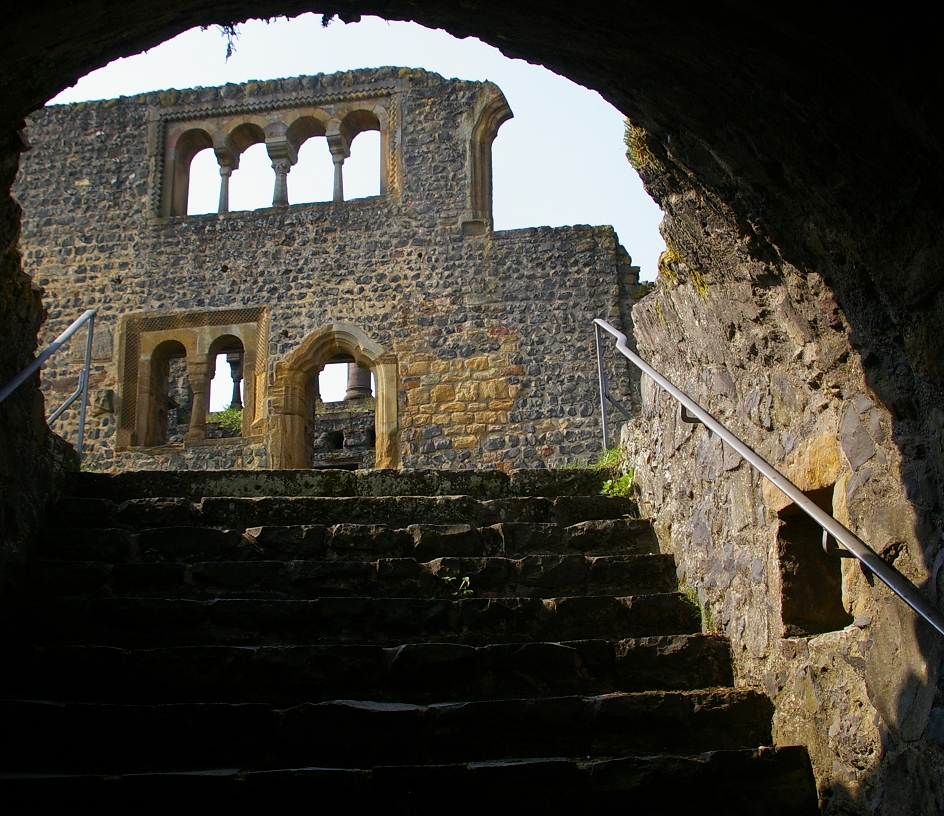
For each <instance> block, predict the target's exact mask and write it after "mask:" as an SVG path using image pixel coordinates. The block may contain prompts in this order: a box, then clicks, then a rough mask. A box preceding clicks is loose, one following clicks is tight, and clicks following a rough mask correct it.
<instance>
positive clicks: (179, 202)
mask: <svg viewBox="0 0 944 816" xmlns="http://www.w3.org/2000/svg"><path fill="white" fill-rule="evenodd" d="M168 142H169V143H168V146H167V148H166V152H165V155H164V186H165V188H166V189H165V194H164V213H163V214H164V215H186V214H187V198H188V196H189V194H190V164H191V162H192V161H193V157H194V156H196V155H197V153H199V152H200V151H201V150H205V149H206V148H208V147H213V138H212V137H211V136H210V134H209V133H208V132H207V131H206V130H204V129H203V128H198V127H191V128H189V129H186V130H183V129H175V130H173V131H172V132H171V133H170V134H169V137H168Z"/></svg>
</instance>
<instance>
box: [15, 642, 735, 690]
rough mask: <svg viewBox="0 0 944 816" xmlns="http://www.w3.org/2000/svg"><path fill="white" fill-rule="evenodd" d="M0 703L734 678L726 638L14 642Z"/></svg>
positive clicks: (667, 686) (682, 683) (723, 681)
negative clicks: (137, 644)
mask: <svg viewBox="0 0 944 816" xmlns="http://www.w3.org/2000/svg"><path fill="white" fill-rule="evenodd" d="M4 655H5V660H4V663H5V664H6V666H7V669H6V670H5V671H4V672H3V674H2V675H0V696H3V697H8V698H13V697H28V696H33V697H37V696H38V697H41V698H43V699H56V700H65V701H68V702H75V701H97V702H126V703H131V702H138V703H141V702H152V703H155V702H187V701H191V702H273V701H277V702H280V703H286V704H294V703H300V702H306V701H307V702H317V701H322V700H334V699H338V698H341V697H345V696H351V697H355V698H358V699H370V700H378V701H382V702H398V701H399V702H411V703H432V702H444V701H449V700H486V699H501V698H505V697H522V698H524V697H544V696H561V695H567V694H595V695H596V694H609V693H611V692H615V691H650V690H691V689H698V688H709V687H716V686H729V685H731V684H732V682H733V677H732V671H731V659H730V651H729V648H728V643H727V640H726V639H724V638H722V637H720V636H718V635H674V636H665V637H652V638H639V639H625V640H609V641H607V640H581V641H565V642H560V643H548V642H537V643H523V644H490V645H487V646H477V647H473V646H466V645H461V644H456V643H412V644H404V645H398V646H392V647H384V646H378V645H374V646H369V645H362V644H324V645H314V646H251V647H247V646H189V647H167V648H156V649H121V648H116V647H110V646H33V645H29V646H19V647H17V646H8V647H6V649H5V650H4Z"/></svg>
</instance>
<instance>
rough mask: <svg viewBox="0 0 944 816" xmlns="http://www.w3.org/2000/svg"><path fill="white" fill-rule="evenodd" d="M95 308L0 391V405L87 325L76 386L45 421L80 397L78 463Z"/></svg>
mask: <svg viewBox="0 0 944 816" xmlns="http://www.w3.org/2000/svg"><path fill="white" fill-rule="evenodd" d="M96 311H98V310H97V309H88V310H86V311H85V312H83V313H82V315H81V317H79V318H78V319H77V320H76V321H75V322H73V323H72V325H71V326H69V328H68V329H66V330H65V331H64V332H63V333H62V334H60V335H59V336H58V337H57V338H56V339H55V340H53V341H52V343H50V345H49V347H48V348H47V349H46V350H45V351H44V352H43V353H42V354H40V355H39V357H37V358H36V359H35V360H33V362H31V363H30V364H29V365H28V366H27V367H26V368H24V369H23V370H22V371H21V372H20V373H19V374H17V375H16V376H15V377H14V378H13V379H12V380H10V382H8V383H7V384H6V385H5V386H3V388H0V402H3V401H4V400H5V399H6V398H7V397H9V396H10V394H12V393H13V392H14V391H16V389H17V388H19V387H20V386H21V385H22V384H23V383H25V382H26V381H27V380H28V379H29V378H30V377H31V376H32V375H33V374H34V373H35V372H36V371H38V370H39V367H40V366H41V365H42V364H43V363H45V362H46V360H48V359H49V358H50V357H52V355H53V354H55V353H56V352H57V351H59V349H61V348H62V347H63V346H64V345H65V344H66V343H67V342H68V341H69V338H70V337H72V335H73V334H75V333H76V332H77V331H78V330H79V329H80V328H82V326H83V325H84V324H85V323H88V337H87V338H86V340H85V365H84V366H83V367H82V371H81V372H80V374H79V386H78V388H76V389H75V391H74V392H73V393H72V395H71V396H70V397H69V398H68V399H67V400H66V401H65V402H64V403H62V405H60V406H59V407H58V408H57V409H56V410H55V411H54V412H53V414H52V416H51V417H49V419H48V420H46V421H47V422H53V421H55V420H56V419H58V418H59V417H60V416H61V415H62V412H63V411H65V410H66V408H68V407H69V406H70V405H72V403H73V402H75V401H76V400H77V399H78V398H79V397H81V398H82V401H81V402H80V403H79V438H78V441H77V442H76V446H75V449H76V451H77V452H78V454H79V461H80V462H81V461H82V449H83V446H84V444H85V408H86V406H87V405H88V386H89V371H90V370H91V366H92V335H93V333H94V331H95V312H96Z"/></svg>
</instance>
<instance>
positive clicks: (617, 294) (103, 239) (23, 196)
mask: <svg viewBox="0 0 944 816" xmlns="http://www.w3.org/2000/svg"><path fill="white" fill-rule="evenodd" d="M355 92H356V93H360V94H361V95H364V94H367V95H370V94H371V93H376V94H378V95H381V96H382V95H384V94H387V95H388V96H392V98H393V102H392V103H391V104H392V110H393V114H392V115H391V118H392V120H393V121H394V124H393V125H391V129H390V134H389V138H390V144H391V145H392V147H391V150H392V151H393V152H392V156H391V166H392V168H393V169H392V170H391V179H392V180H391V185H390V191H389V192H388V193H387V194H386V195H382V196H378V197H374V198H367V199H360V200H354V201H348V202H326V203H316V204H302V205H294V206H288V207H273V208H268V209H263V210H256V211H253V212H233V213H224V214H212V215H203V216H178V217H170V218H155V217H154V216H153V212H152V211H151V210H149V207H152V205H153V201H154V195H153V193H154V191H153V189H152V188H153V174H151V176H150V177H151V179H152V181H151V182H150V183H149V173H150V170H149V164H148V120H149V117H151V118H152V119H153V118H154V117H155V116H158V115H160V114H161V112H165V113H166V111H167V110H169V109H173V110H176V109H177V108H180V107H183V108H186V107H187V106H188V105H190V106H194V105H203V106H204V107H206V106H211V107H212V106H213V105H237V104H243V103H245V104H249V103H253V104H258V105H259V106H261V107H262V108H264V107H265V106H266V105H270V106H274V107H278V105H279V104H284V98H285V97H292V98H293V99H296V98H297V97H298V95H299V94H301V95H304V94H310V95H313V96H314V97H319V95H320V96H321V97H324V98H328V97H331V98H335V97H343V95H344V94H353V93H355ZM496 93H497V89H495V88H494V86H487V85H483V84H482V83H474V82H460V81H447V80H443V79H442V78H441V77H439V76H437V75H434V74H429V73H426V72H423V71H418V70H406V69H392V68H391V69H379V70H377V71H359V72H349V73H347V74H337V75H332V76H318V77H302V78H296V79H289V80H277V81H273V82H268V83H247V84H246V85H242V86H225V87H224V88H222V89H212V88H211V89H201V88H198V89H193V90H188V91H181V92H177V91H168V92H162V93H152V94H144V95H141V96H138V97H131V98H121V99H117V100H108V101H105V102H95V103H81V104H76V105H71V106H58V107H49V108H46V109H44V110H42V111H39V112H38V113H37V114H35V115H34V116H33V117H32V118H31V120H30V122H29V133H30V138H31V140H32V142H33V145H34V147H33V149H32V150H31V151H30V152H29V153H28V154H27V155H26V157H25V159H24V161H23V166H22V169H21V171H20V174H19V176H18V178H17V182H16V184H15V186H14V195H15V196H16V197H17V199H18V200H19V202H20V203H21V205H22V206H23V209H24V226H23V235H22V239H21V247H22V251H23V257H24V268H25V269H26V270H27V271H28V272H29V273H30V274H31V275H32V276H33V279H34V280H35V281H36V282H38V283H39V284H40V285H41V286H42V287H43V288H44V290H45V296H44V302H45V303H46V304H47V307H48V310H49V320H48V322H47V324H46V326H45V328H44V331H43V334H42V335H41V340H46V339H47V338H49V337H52V336H54V335H55V333H57V332H59V331H61V330H62V328H63V327H64V326H66V325H68V323H69V322H70V321H71V320H72V319H74V317H75V316H76V315H78V314H79V313H80V312H81V311H82V310H83V309H86V308H90V307H92V308H98V309H99V314H98V318H97V329H96V331H97V333H98V339H97V341H96V352H95V364H94V367H93V372H92V380H91V387H92V390H93V396H94V397H95V399H96V400H97V403H96V404H97V405H99V406H100V408H98V409H96V410H94V411H93V412H92V413H93V414H94V415H93V416H92V418H91V425H90V428H89V433H88V437H89V438H90V443H91V451H90V457H89V464H90V466H91V467H93V468H101V469H109V468H123V467H129V466H130V467H135V468H138V467H142V468H150V467H212V466H219V463H217V465H214V464H213V461H212V460H213V459H214V457H215V454H214V452H213V450H206V451H202V452H190V453H186V452H185V451H183V450H175V451H170V452H167V451H165V452H162V453H160V454H159V455H157V456H155V455H153V453H146V452H143V451H137V452H136V451H134V450H131V451H125V452H116V450H115V446H114V437H115V416H116V415H115V411H120V405H118V404H117V402H118V400H114V399H111V398H110V397H109V395H108V393H107V392H108V391H109V390H111V391H115V390H118V389H119V384H120V372H118V371H117V361H118V357H119V353H120V349H119V346H120V337H119V334H118V329H119V323H120V318H121V317H122V315H127V314H131V313H146V314H148V315H149V316H150V315H154V314H159V313H161V312H162V311H165V310H166V311H167V312H172V311H179V310H195V309H198V310H199V309H202V310H208V311H212V310H216V309H223V308H230V309H232V308H245V307H256V306H264V307H266V309H267V323H268V327H269V334H268V340H267V343H266V344H265V345H266V347H267V348H266V352H267V359H265V360H264V361H260V362H259V366H260V367H264V368H263V370H264V377H262V378H261V380H260V387H262V388H263V389H264V388H266V387H268V386H269V385H271V384H272V382H273V381H274V376H275V374H274V372H275V366H276V364H277V363H278V362H279V361H280V360H284V359H285V358H286V357H287V356H288V355H290V354H291V353H292V352H293V351H294V350H296V349H297V348H298V347H299V345H300V344H301V343H302V342H303V341H304V340H305V338H306V337H308V336H309V335H311V334H312V332H315V331H317V330H318V329H319V328H320V327H322V326H325V325H327V324H331V323H339V322H340V323H347V324H351V325H354V326H356V327H357V328H359V329H360V330H361V331H362V332H364V334H366V335H367V337H368V338H369V339H370V340H372V341H373V342H375V343H377V344H379V345H380V346H381V347H383V349H385V350H386V352H387V353H388V354H392V355H393V356H394V357H395V359H396V362H397V367H398V394H397V410H398V421H399V451H400V461H401V464H402V465H403V466H406V467H451V468H469V467H474V466H481V465H482V464H487V465H490V466H495V467H500V468H503V469H509V468H513V467H540V466H545V465H548V464H550V465H553V464H554V463H558V462H562V461H566V460H569V459H574V458H583V459H586V458H588V457H589V455H590V454H592V453H594V452H596V451H597V450H598V449H599V444H600V443H599V418H598V408H597V407H596V400H597V394H596V372H595V362H594V354H593V333H592V331H591V325H590V321H591V320H592V318H594V317H599V316H603V317H606V318H607V319H610V320H611V321H612V322H614V323H616V324H617V325H620V322H621V314H628V304H629V303H631V300H632V296H633V295H634V294H635V293H636V290H637V289H638V275H637V270H636V269H635V268H634V267H632V265H631V261H630V258H629V256H628V255H627V254H626V252H625V250H623V248H622V247H621V246H620V245H619V243H618V240H617V237H616V235H615V233H614V232H613V230H612V228H610V227H588V226H575V227H563V228H554V229H551V228H547V227H539V228H534V229H523V230H513V231H507V232H492V231H491V230H490V229H486V230H485V232H484V233H483V234H480V235H468V234H464V232H465V231H464V230H463V229H462V226H461V221H462V219H463V217H464V214H465V213H466V212H467V210H468V207H469V184H470V173H469V172H468V163H469V160H470V159H469V155H470V148H469V134H470V132H471V130H472V128H473V125H474V116H475V112H476V110H477V105H478V106H479V107H481V105H480V103H481V100H482V99H483V98H485V97H486V96H487V95H488V94H491V95H492V96H494V95H495V94H496ZM293 94H294V95H295V96H292V95H293ZM332 95H333V96H332ZM280 100H283V101H280ZM175 106H176V108H175ZM355 149H356V142H355ZM236 172H237V173H238V171H236ZM288 183H289V199H290V200H291V184H292V178H291V174H289V177H288ZM149 202H150V203H149ZM73 346H75V347H76V349H75V350H74V352H73V353H72V354H70V355H65V356H62V357H59V358H58V359H56V360H55V361H53V362H51V363H50V364H49V365H48V366H47V368H46V370H45V372H44V379H43V383H44V386H43V387H44V389H45V390H46V392H47V393H48V394H49V395H50V396H52V395H55V396H60V395H64V394H67V393H68V392H69V391H70V390H71V388H73V387H74V383H75V382H76V378H77V375H78V370H79V349H78V348H77V347H78V346H83V347H84V337H83V338H81V341H80V342H79V343H73ZM613 365H614V366H616V367H615V368H614V369H613V371H612V372H611V375H612V378H613V381H614V385H615V386H619V384H620V383H625V384H626V385H625V386H624V388H625V389H626V390H627V391H628V390H629V385H628V382H629V381H628V379H627V376H626V368H625V366H623V365H622V364H621V363H614V364H613ZM621 396H623V398H624V399H627V400H628V399H630V396H629V394H628V393H625V392H624V393H623V394H622V395H621ZM262 405H263V411H265V410H267V405H266V403H265V400H264V399H263V400H262ZM109 409H111V410H109ZM264 418H265V417H263V419H264ZM74 424H75V418H74V416H72V417H68V416H67V417H66V418H65V421H64V422H63V423H62V426H61V429H60V428H57V430H59V431H60V432H61V433H63V434H64V435H66V436H69V438H74V437H73V436H70V435H71V434H73V433H74ZM229 442H232V440H229ZM246 442H247V447H246V450H245V451H243V452H242V453H241V454H239V455H238V456H235V457H234V456H230V457H229V458H228V459H226V461H227V462H229V461H233V460H234V459H235V460H236V461H239V462H240V463H242V464H243V465H245V466H253V465H255V466H260V465H262V466H264V463H265V461H266V460H265V457H264V456H261V455H259V449H260V447H264V446H265V445H264V444H262V445H261V446H260V444H259V443H260V442H262V443H265V440H257V439H255V438H254V439H253V440H246ZM185 447H186V446H185ZM250 449H251V450H250Z"/></svg>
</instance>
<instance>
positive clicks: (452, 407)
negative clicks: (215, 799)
mask: <svg viewBox="0 0 944 816" xmlns="http://www.w3.org/2000/svg"><path fill="white" fill-rule="evenodd" d="M465 409H466V405H465V403H464V402H447V403H444V404H443V405H440V406H439V410H440V411H445V412H446V413H450V414H454V413H456V412H458V411H465Z"/></svg>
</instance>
